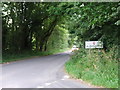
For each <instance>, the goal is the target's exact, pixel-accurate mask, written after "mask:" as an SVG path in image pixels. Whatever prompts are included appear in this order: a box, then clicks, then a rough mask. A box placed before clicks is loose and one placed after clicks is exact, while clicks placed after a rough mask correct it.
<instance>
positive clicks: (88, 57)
mask: <svg viewBox="0 0 120 90" xmlns="http://www.w3.org/2000/svg"><path fill="white" fill-rule="evenodd" d="M65 68H66V71H67V73H68V74H70V75H71V76H72V77H74V78H77V79H82V80H84V81H87V82H89V83H91V84H93V85H97V86H102V87H106V88H118V60H117V59H116V58H115V55H114V53H113V51H110V52H107V53H105V52H104V51H98V50H90V51H89V50H85V49H80V50H79V51H76V52H75V54H74V55H73V56H72V57H71V60H70V61H68V62H67V63H66V64H65Z"/></svg>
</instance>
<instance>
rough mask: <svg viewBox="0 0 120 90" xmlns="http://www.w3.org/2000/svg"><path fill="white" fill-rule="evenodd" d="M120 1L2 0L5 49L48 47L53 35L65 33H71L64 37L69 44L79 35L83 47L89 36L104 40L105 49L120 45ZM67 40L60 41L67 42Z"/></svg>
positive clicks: (43, 49) (80, 44)
mask: <svg viewBox="0 0 120 90" xmlns="http://www.w3.org/2000/svg"><path fill="white" fill-rule="evenodd" d="M119 5H120V3H118V2H55V3H53V2H7V3H2V28H3V35H2V39H3V41H2V44H3V51H18V52H19V51H22V50H33V49H34V50H40V51H45V50H47V47H49V46H50V42H51V40H53V39H50V37H52V38H57V37H58V36H60V37H64V36H62V35H67V37H69V38H67V37H65V38H64V40H65V39H66V40H67V41H68V44H69V45H70V44H72V43H73V41H74V39H75V38H77V40H76V42H77V44H78V45H79V46H80V47H84V41H86V40H101V41H103V42H104V44H105V45H104V46H105V47H104V48H105V49H108V48H110V47H112V46H113V45H115V46H118V44H119V41H118V38H119V37H120V36H119V33H120V30H119V29H120V17H119V15H120V6H119ZM57 32H59V33H57ZM55 33H56V34H58V35H56V34H55ZM51 35H53V36H51ZM59 39H60V38H59ZM61 40H62V39H61ZM64 40H63V41H62V42H59V43H65V42H67V41H65V42H64ZM56 41H57V40H55V41H54V42H56ZM51 44H52V43H51ZM59 45H60V44H59ZM53 46H54V45H53Z"/></svg>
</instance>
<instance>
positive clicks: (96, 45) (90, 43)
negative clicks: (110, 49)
mask: <svg viewBox="0 0 120 90" xmlns="http://www.w3.org/2000/svg"><path fill="white" fill-rule="evenodd" d="M85 48H103V42H102V41H85Z"/></svg>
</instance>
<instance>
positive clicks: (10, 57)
mask: <svg viewBox="0 0 120 90" xmlns="http://www.w3.org/2000/svg"><path fill="white" fill-rule="evenodd" d="M66 50H69V49H68V48H67V49H59V50H50V51H43V52H40V51H23V52H21V53H9V52H6V53H3V54H2V60H1V61H0V63H7V62H11V61H18V60H22V59H27V58H32V57H35V56H47V55H52V54H56V53H60V52H64V51H66Z"/></svg>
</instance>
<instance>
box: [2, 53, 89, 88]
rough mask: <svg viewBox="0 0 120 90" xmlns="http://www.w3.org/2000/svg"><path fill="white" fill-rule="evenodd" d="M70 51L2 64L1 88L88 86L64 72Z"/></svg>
mask: <svg viewBox="0 0 120 90" xmlns="http://www.w3.org/2000/svg"><path fill="white" fill-rule="evenodd" d="M69 58H70V52H65V53H60V54H55V55H49V56H43V57H36V58H32V59H26V60H21V61H16V62H12V63H10V64H3V65H2V70H3V71H2V83H3V85H2V87H3V88H90V86H88V85H85V84H82V83H80V82H78V81H76V80H72V79H69V76H68V75H66V74H65V73H64V71H63V70H64V64H65V62H66V61H67V60H69Z"/></svg>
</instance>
